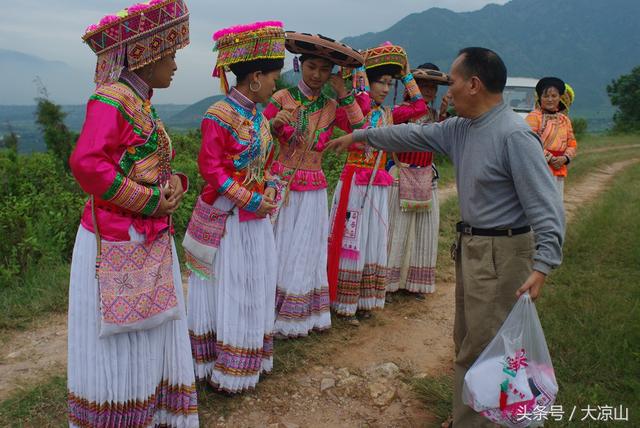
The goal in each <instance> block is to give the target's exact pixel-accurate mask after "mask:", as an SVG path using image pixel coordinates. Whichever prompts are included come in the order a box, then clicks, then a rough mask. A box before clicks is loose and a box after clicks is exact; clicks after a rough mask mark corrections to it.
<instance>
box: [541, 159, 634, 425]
mask: <svg viewBox="0 0 640 428" xmlns="http://www.w3.org/2000/svg"><path fill="white" fill-rule="evenodd" d="M639 182H640V167H638V166H634V167H632V168H629V169H628V170H626V171H624V172H623V173H621V174H620V176H618V177H617V178H616V180H615V183H614V185H613V187H612V188H611V189H610V190H609V191H608V192H607V193H606V194H605V195H604V197H603V198H602V199H601V200H600V201H599V202H598V203H597V204H595V205H593V206H592V207H590V208H588V209H586V210H584V212H583V213H581V215H580V216H579V217H578V218H580V221H579V222H574V224H572V226H571V227H570V228H569V229H568V235H567V241H566V245H565V248H564V252H565V261H564V263H563V264H562V266H561V267H560V268H559V269H558V270H557V271H556V272H555V273H554V275H553V276H551V278H550V284H549V285H548V287H547V289H546V290H545V291H546V293H545V294H544V295H543V298H542V299H541V300H540V302H539V303H538V311H539V313H540V316H541V319H542V325H543V328H544V330H545V335H546V338H547V342H548V344H549V350H550V352H551V355H552V358H553V361H554V366H555V370H556V376H557V378H558V380H559V385H560V395H559V397H558V400H559V404H562V405H563V406H564V407H565V409H566V408H573V406H578V409H581V408H585V407H586V406H587V405H591V406H592V407H593V406H598V405H612V406H619V405H623V406H626V407H628V408H629V410H630V416H632V420H635V421H636V422H638V421H640V419H638V416H637V414H636V415H635V418H634V417H633V415H634V413H636V412H637V409H638V404H640V400H639V398H638V397H640V328H639V327H640V289H639V288H638V285H640V240H638V238H639V237H640V216H639V215H638V214H639V213H640V209H639V208H640V186H638V183H639ZM611 213H615V217H614V216H612V215H611ZM554 426H570V424H569V423H566V421H565V423H564V424H554ZM636 426H637V425H636Z"/></svg>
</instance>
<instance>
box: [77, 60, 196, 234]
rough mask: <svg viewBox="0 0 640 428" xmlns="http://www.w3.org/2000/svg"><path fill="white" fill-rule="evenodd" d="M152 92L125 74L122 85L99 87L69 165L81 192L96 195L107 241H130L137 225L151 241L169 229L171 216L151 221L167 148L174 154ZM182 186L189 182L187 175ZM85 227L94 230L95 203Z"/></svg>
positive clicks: (86, 213)
mask: <svg viewBox="0 0 640 428" xmlns="http://www.w3.org/2000/svg"><path fill="white" fill-rule="evenodd" d="M151 95H152V91H151V90H150V89H149V87H148V86H147V85H146V84H145V83H144V82H143V81H142V80H141V79H140V78H139V77H138V76H137V75H135V74H134V73H132V72H129V71H128V70H126V69H125V70H123V72H122V75H121V78H120V81H118V82H116V83H111V84H106V85H103V86H101V87H99V88H98V89H97V90H96V92H95V93H94V95H92V96H91V98H90V99H89V102H88V104H87V114H86V119H85V122H84V125H83V127H82V131H81V133H80V137H79V139H78V143H77V145H76V147H75V149H74V151H73V153H72V154H71V158H70V159H69V165H70V167H71V171H72V173H73V175H74V177H75V178H76V180H77V181H78V183H79V184H80V187H82V189H83V190H84V191H85V192H87V193H89V194H90V195H93V196H94V199H95V211H96V219H97V224H98V229H99V232H100V235H101V236H102V238H103V239H106V240H110V241H128V240H130V237H129V228H130V227H131V226H133V227H134V228H135V230H136V231H137V232H139V233H142V234H145V235H146V239H147V240H148V241H152V240H154V239H155V238H156V237H157V235H158V233H160V232H162V231H164V230H166V229H167V228H168V227H169V218H168V217H164V218H155V217H151V215H153V213H154V212H155V211H156V209H157V208H158V206H159V204H160V188H159V187H158V184H157V183H158V179H159V174H160V164H161V153H160V150H161V149H162V146H163V144H164V145H166V146H167V147H166V150H170V157H171V158H173V156H174V155H175V153H174V151H173V149H172V148H171V143H170V141H169V138H168V135H167V134H166V132H165V130H164V127H163V125H162V122H161V121H160V120H159V118H158V116H157V114H156V112H155V110H154V108H153V107H152V106H151V101H150V100H151ZM181 179H182V185H183V188H184V189H185V191H186V190H187V188H188V184H189V182H188V179H187V177H186V176H184V175H182V176H181ZM81 224H82V226H83V227H84V228H85V229H87V230H89V231H91V232H93V231H94V227H93V220H92V216H91V203H90V201H87V203H86V205H85V208H84V212H83V214H82V219H81Z"/></svg>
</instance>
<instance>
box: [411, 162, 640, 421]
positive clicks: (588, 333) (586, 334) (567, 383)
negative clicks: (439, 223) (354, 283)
mask: <svg viewBox="0 0 640 428" xmlns="http://www.w3.org/2000/svg"><path fill="white" fill-rule="evenodd" d="M607 156H609V155H608V154H607V155H606V156H605V158H606V157H607ZM585 172H586V170H585V171H584V172H582V173H581V174H579V175H583V174H584V173H585ZM638 183H640V166H637V165H636V166H634V167H632V168H629V169H627V170H625V171H623V172H622V173H621V174H620V175H619V176H617V177H616V179H615V180H614V184H613V186H612V187H611V188H610V189H609V190H608V191H607V192H606V193H605V194H604V195H603V196H602V198H601V199H600V200H599V201H597V202H595V203H594V204H593V205H589V206H586V207H583V208H582V211H581V212H580V213H579V215H578V216H577V217H576V218H577V219H580V220H579V221H574V223H572V224H571V227H569V228H568V234H567V237H566V244H565V246H564V254H565V259H564V262H563V264H562V265H561V266H560V267H559V268H558V269H557V271H555V272H554V273H553V275H551V276H550V278H549V281H548V283H547V286H546V287H545V289H544V292H543V294H542V297H541V298H540V299H539V300H538V302H537V308H538V313H539V315H540V318H541V320H542V325H543V328H544V331H545V335H546V339H547V343H548V345H549V350H550V352H551V356H552V360H553V363H554V368H555V371H556V377H557V378H558V381H559V386H560V394H559V397H558V404H561V405H563V407H564V409H565V411H568V413H566V415H565V416H566V418H568V417H569V414H570V413H571V410H572V409H573V407H574V406H577V409H578V410H577V413H576V416H577V415H578V414H580V410H581V409H583V408H586V407H587V405H590V406H591V407H594V406H598V405H600V406H604V405H610V406H614V407H615V406H620V405H622V406H624V407H627V408H629V415H630V418H631V420H632V421H636V423H637V422H638V417H637V415H635V416H634V413H635V412H637V409H638V404H640V403H639V401H640V400H639V399H638V397H640V329H639V326H640V289H639V288H638V285H640V240H639V239H638V238H639V237H640V216H639V214H640V186H638ZM568 191H570V189H568ZM612 213H615V215H612ZM445 227H446V226H445ZM440 242H441V244H442V238H441V241H440ZM440 253H441V254H442V253H443V250H442V249H441V251H440ZM438 261H439V262H440V258H439V259H438ZM445 263H446V261H445ZM414 389H415V391H416V394H417V395H418V396H419V397H420V398H421V399H422V400H423V401H424V402H425V405H426V406H427V407H428V408H429V410H430V411H433V412H434V413H435V414H436V416H438V417H439V418H440V419H444V418H446V416H447V415H448V413H449V412H450V407H449V408H446V407H447V406H445V405H444V404H438V403H437V401H438V400H443V399H444V398H442V397H443V396H445V395H447V393H448V394H449V395H450V394H451V393H452V388H451V377H449V378H448V379H447V377H446V376H445V377H439V378H427V379H421V380H416V381H414ZM582 417H583V415H582V414H581V415H580V418H582ZM575 423H576V421H575V417H574V420H573V424H572V423H569V421H567V420H565V421H564V422H553V423H549V426H572V425H574V424H575ZM584 424H585V425H586V422H585V423H584ZM635 426H637V425H635Z"/></svg>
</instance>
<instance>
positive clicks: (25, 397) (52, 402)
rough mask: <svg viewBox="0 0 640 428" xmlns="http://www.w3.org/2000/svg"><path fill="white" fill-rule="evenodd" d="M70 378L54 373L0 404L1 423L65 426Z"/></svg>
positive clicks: (18, 425)
mask: <svg viewBox="0 0 640 428" xmlns="http://www.w3.org/2000/svg"><path fill="white" fill-rule="evenodd" d="M66 396H67V379H66V377H65V376H54V377H52V378H51V379H49V380H48V381H47V382H45V383H42V384H40V385H38V386H36V387H34V388H32V389H29V390H26V391H21V392H18V393H16V394H14V395H13V396H12V397H11V398H9V399H8V400H5V401H3V402H1V403H0V426H3V427H62V426H65V425H67V418H66V407H67V402H66Z"/></svg>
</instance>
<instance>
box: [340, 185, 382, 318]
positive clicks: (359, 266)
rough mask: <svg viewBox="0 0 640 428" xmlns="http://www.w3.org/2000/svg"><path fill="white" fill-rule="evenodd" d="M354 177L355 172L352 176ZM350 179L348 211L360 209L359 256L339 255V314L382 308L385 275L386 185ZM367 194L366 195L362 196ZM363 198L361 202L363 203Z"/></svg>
mask: <svg viewBox="0 0 640 428" xmlns="http://www.w3.org/2000/svg"><path fill="white" fill-rule="evenodd" d="M353 180H354V181H355V176H354V177H353ZM341 189H342V180H341V181H340V182H339V183H338V185H337V186H336V191H335V193H334V196H333V204H332V208H331V219H332V220H331V221H332V224H333V218H334V216H335V210H336V209H337V207H338V203H339V201H340V191H341ZM366 189H367V186H364V185H357V184H355V182H354V183H352V185H351V190H350V193H349V203H348V205H347V210H348V211H359V212H360V224H359V228H360V231H359V234H358V247H359V256H358V257H357V260H356V259H354V258H347V257H344V256H343V257H341V258H340V267H339V270H338V296H337V299H336V301H335V302H333V303H332V305H331V306H332V308H333V310H334V311H335V312H336V313H337V314H338V315H342V316H353V315H355V314H356V312H357V311H358V310H365V311H368V310H372V309H382V308H384V299H385V286H386V277H387V228H388V223H389V187H388V186H371V187H370V188H369V193H368V194H366ZM365 194H366V198H365ZM363 201H364V206H363Z"/></svg>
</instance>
